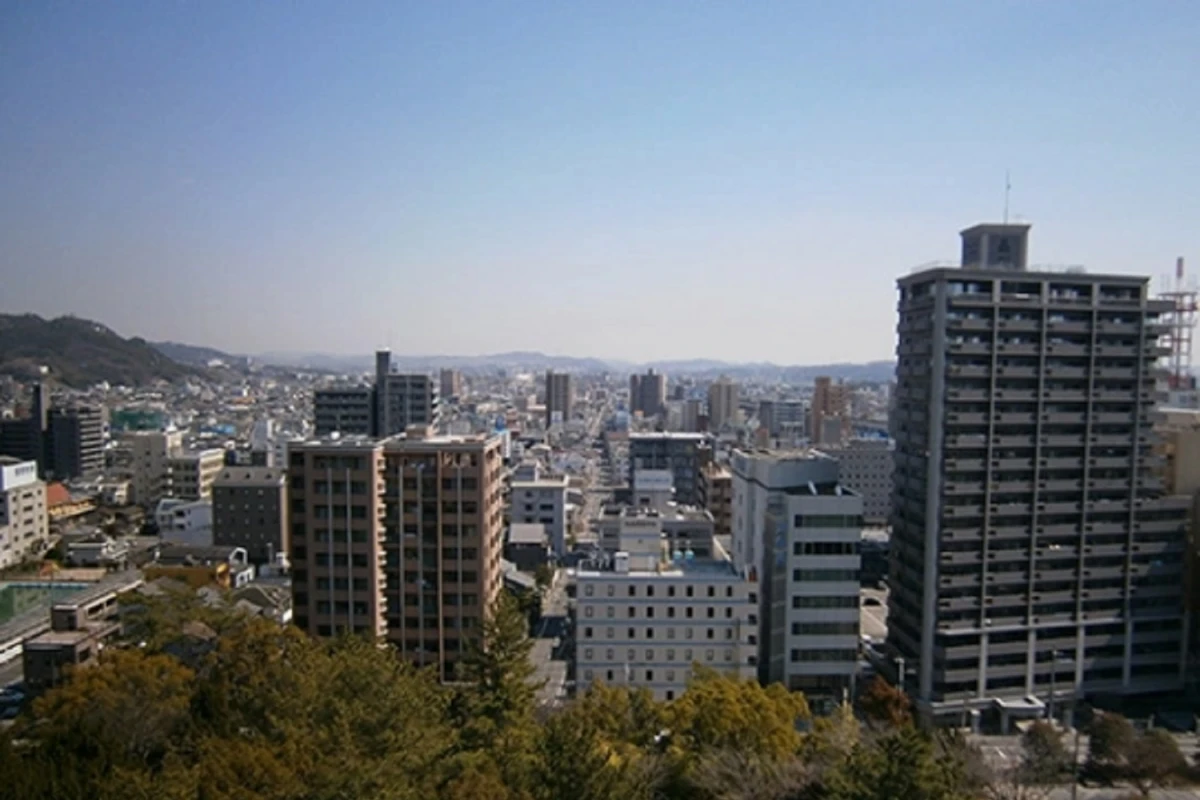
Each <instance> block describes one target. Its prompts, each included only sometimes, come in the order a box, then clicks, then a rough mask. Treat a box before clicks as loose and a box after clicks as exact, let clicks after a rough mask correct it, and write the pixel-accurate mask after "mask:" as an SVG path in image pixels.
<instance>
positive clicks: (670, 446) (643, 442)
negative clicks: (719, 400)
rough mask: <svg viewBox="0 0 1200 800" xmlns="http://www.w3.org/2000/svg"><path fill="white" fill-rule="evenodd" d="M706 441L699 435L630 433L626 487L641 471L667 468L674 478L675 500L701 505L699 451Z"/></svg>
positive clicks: (705, 437) (631, 483)
mask: <svg viewBox="0 0 1200 800" xmlns="http://www.w3.org/2000/svg"><path fill="white" fill-rule="evenodd" d="M708 444H709V439H708V437H707V436H706V435H705V434H702V433H631V434H629V475H628V481H629V485H630V486H632V485H633V475H634V472H635V471H637V470H640V469H666V470H670V471H671V475H672V476H673V477H674V479H675V499H676V500H677V501H678V502H679V503H682V504H684V505H697V504H698V503H699V502H700V492H699V482H700V463H701V452H700V451H701V450H702V449H704V448H706V447H708Z"/></svg>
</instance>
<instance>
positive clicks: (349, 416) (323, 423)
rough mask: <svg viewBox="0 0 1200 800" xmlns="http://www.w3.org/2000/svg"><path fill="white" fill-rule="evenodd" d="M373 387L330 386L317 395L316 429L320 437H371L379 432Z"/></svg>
mask: <svg viewBox="0 0 1200 800" xmlns="http://www.w3.org/2000/svg"><path fill="white" fill-rule="evenodd" d="M374 403H375V401H374V393H373V392H372V391H371V387H370V386H330V387H326V388H324V389H317V390H316V391H314V392H313V427H314V430H315V432H316V435H317V436H319V437H324V436H329V435H330V434H333V433H340V434H342V435H344V436H370V435H371V433H372V432H373V431H374V430H375V425H374V419H375V408H374Z"/></svg>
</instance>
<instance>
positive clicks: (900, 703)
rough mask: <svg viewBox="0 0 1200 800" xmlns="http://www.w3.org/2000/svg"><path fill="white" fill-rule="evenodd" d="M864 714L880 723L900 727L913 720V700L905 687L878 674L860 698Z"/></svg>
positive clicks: (859, 702)
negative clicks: (902, 687)
mask: <svg viewBox="0 0 1200 800" xmlns="http://www.w3.org/2000/svg"><path fill="white" fill-rule="evenodd" d="M858 707H859V710H861V711H862V714H863V716H864V717H865V718H866V719H867V720H868V721H869V722H873V723H876V724H879V725H890V726H891V727H893V728H899V727H901V726H903V725H907V724H909V723H911V722H912V701H911V700H909V698H908V695H906V694H905V693H904V690H903V689H900V688H898V687H896V686H892V685H891V684H890V683H888V682H887V681H886V680H884V678H883V676H881V675H876V676H875V677H874V678H872V679H871V682H870V683H869V684H867V688H866V689H865V690H864V691H863V693H862V694H861V695H860V696H859V698H858Z"/></svg>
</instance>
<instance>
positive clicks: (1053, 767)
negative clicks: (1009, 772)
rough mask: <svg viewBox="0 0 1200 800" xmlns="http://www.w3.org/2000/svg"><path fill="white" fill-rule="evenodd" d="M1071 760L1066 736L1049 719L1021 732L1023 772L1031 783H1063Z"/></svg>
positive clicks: (1036, 722) (1038, 721)
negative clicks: (1063, 737)
mask: <svg viewBox="0 0 1200 800" xmlns="http://www.w3.org/2000/svg"><path fill="white" fill-rule="evenodd" d="M1070 761H1071V755H1070V753H1068V752H1067V747H1066V745H1064V744H1063V740H1062V735H1061V734H1060V733H1059V731H1058V729H1057V728H1055V727H1054V725H1052V724H1050V723H1049V722H1044V721H1042V720H1037V721H1035V722H1034V723H1033V724H1031V725H1030V726H1029V727H1028V728H1027V729H1026V730H1025V733H1024V734H1022V735H1021V774H1022V777H1023V778H1024V780H1025V781H1027V782H1028V783H1031V784H1043V785H1044V784H1051V783H1058V782H1060V781H1061V780H1062V778H1063V776H1064V775H1065V774H1067V772H1068V770H1069V767H1070Z"/></svg>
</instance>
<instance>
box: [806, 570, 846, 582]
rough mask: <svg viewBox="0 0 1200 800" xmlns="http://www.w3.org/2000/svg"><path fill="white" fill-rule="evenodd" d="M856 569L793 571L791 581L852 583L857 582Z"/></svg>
mask: <svg viewBox="0 0 1200 800" xmlns="http://www.w3.org/2000/svg"><path fill="white" fill-rule="evenodd" d="M858 579H859V571H858V570H856V569H794V570H792V580H793V581H796V582H800V581H854V582H855V583H857V582H858Z"/></svg>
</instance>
